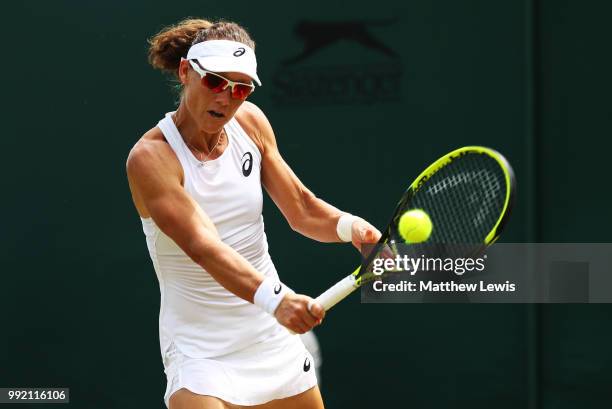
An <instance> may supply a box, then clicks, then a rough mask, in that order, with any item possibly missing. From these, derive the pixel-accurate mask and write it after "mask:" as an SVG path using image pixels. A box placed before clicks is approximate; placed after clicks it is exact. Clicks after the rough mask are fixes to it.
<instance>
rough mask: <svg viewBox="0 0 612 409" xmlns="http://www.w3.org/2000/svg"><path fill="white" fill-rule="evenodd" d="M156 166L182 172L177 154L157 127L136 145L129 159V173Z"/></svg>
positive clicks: (149, 131) (142, 137) (145, 134)
mask: <svg viewBox="0 0 612 409" xmlns="http://www.w3.org/2000/svg"><path fill="white" fill-rule="evenodd" d="M156 165H159V166H163V167H169V168H176V170H180V169H181V167H180V163H179V161H178V158H177V157H176V154H175V153H174V151H173V150H172V148H171V147H170V145H169V144H168V142H167V141H166V139H165V138H164V134H163V133H162V131H161V130H160V129H159V128H158V127H157V126H155V127H153V128H151V129H149V130H148V131H147V132H145V133H144V134H143V135H142V136H141V137H140V139H138V141H137V142H136V143H135V144H134V146H133V147H132V149H131V150H130V153H129V154H128V158H127V168H128V172H129V171H130V169H131V170H135V169H139V168H143V167H144V168H149V169H150V168H152V167H156Z"/></svg>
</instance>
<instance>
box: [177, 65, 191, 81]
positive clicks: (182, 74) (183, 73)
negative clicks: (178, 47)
mask: <svg viewBox="0 0 612 409" xmlns="http://www.w3.org/2000/svg"><path fill="white" fill-rule="evenodd" d="M188 75H189V60H186V59H184V58H181V62H180V64H179V68H178V78H179V81H180V82H181V84H183V85H185V84H187V76H188Z"/></svg>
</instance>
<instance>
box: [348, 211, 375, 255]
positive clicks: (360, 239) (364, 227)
mask: <svg viewBox="0 0 612 409" xmlns="http://www.w3.org/2000/svg"><path fill="white" fill-rule="evenodd" d="M352 227H353V231H352V235H351V237H352V242H353V246H355V248H356V249H357V250H359V251H360V252H362V245H364V244H376V243H378V239H380V236H381V234H380V232H379V231H378V229H377V228H376V227H374V226H372V225H371V224H370V223H368V222H366V221H365V220H363V219H357V220H355V221H354V222H353V226H352Z"/></svg>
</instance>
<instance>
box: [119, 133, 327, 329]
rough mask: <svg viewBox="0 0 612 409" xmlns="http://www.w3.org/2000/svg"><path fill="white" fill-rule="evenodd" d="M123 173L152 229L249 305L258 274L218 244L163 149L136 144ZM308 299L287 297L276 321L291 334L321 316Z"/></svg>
mask: <svg viewBox="0 0 612 409" xmlns="http://www.w3.org/2000/svg"><path fill="white" fill-rule="evenodd" d="M127 174H128V181H129V183H130V189H131V190H132V196H133V197H134V201H135V202H138V205H139V207H141V208H144V209H146V213H148V215H150V217H152V218H153V220H154V221H155V224H156V225H157V226H158V227H159V228H160V229H161V230H162V231H163V232H164V233H165V234H166V235H167V236H168V237H170V238H171V239H172V240H174V242H175V243H176V244H177V245H178V246H179V247H180V248H181V249H182V250H183V251H184V252H185V253H186V254H187V255H188V256H189V257H190V258H191V259H192V260H193V261H194V262H196V263H197V264H199V265H200V266H202V268H203V269H205V270H206V271H207V272H208V273H209V274H210V275H211V276H212V277H213V278H214V279H215V280H217V282H219V284H221V285H222V286H223V287H224V288H226V289H227V290H228V291H230V292H232V293H233V294H235V295H237V296H238V297H240V298H242V299H244V300H246V301H249V302H251V303H252V302H253V299H254V295H255V292H256V291H257V289H258V287H259V285H260V284H261V283H262V281H263V280H264V276H263V274H262V273H260V272H259V271H257V270H256V269H255V268H254V267H253V266H251V264H250V263H249V262H248V261H246V259H244V257H242V256H241V255H240V254H239V253H238V252H236V251H235V250H234V249H233V248H231V247H230V246H228V245H227V244H225V243H223V242H222V241H221V240H220V238H219V235H218V233H217V230H216V229H215V226H214V224H213V223H212V221H211V220H210V218H209V217H208V216H207V215H206V214H205V213H204V211H203V210H202V208H201V207H200V206H199V205H198V204H197V203H196V202H195V201H194V200H193V199H192V198H191V196H189V194H188V193H187V192H186V191H185V189H184V188H183V186H182V184H181V179H182V170H181V167H180V164H179V162H178V159H177V158H176V156H175V154H174V152H173V151H172V149H171V148H170V147H169V146H168V144H167V143H165V142H164V141H162V140H154V139H144V138H143V139H141V140H140V141H139V142H138V143H137V144H136V146H134V148H133V149H132V151H131V152H130V155H129V157H128V160H127ZM309 300H310V298H309V297H306V296H303V295H297V294H288V295H287V296H285V298H284V299H283V301H282V302H281V305H280V306H279V308H277V310H276V313H275V316H276V318H277V319H278V320H279V322H280V323H281V324H282V325H284V326H286V327H288V328H289V329H291V330H293V331H294V332H298V333H303V332H306V331H308V330H309V329H311V328H312V327H313V326H315V325H316V324H317V321H319V319H321V318H322V317H323V312H322V311H319V309H316V310H314V309H313V314H314V315H315V316H313V315H312V314H311V313H310V312H308V302H309ZM281 307H282V308H281Z"/></svg>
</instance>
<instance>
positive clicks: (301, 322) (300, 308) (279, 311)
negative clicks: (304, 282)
mask: <svg viewBox="0 0 612 409" xmlns="http://www.w3.org/2000/svg"><path fill="white" fill-rule="evenodd" d="M310 303H312V307H311V308H310V310H309V309H308V305H309V304H310ZM274 316H275V317H276V319H277V320H278V322H279V323H280V324H281V325H283V326H284V327H286V328H287V329H289V330H291V331H293V332H295V333H297V334H303V333H305V332H308V331H310V330H311V329H313V328H314V327H316V326H317V325H319V324H321V321H323V318H324V317H325V310H324V309H323V307H322V306H321V305H319V304H317V303H315V302H314V300H313V299H312V298H310V297H308V296H305V295H301V294H294V293H289V294H287V295H285V298H283V300H282V301H281V303H280V304H279V305H278V308H276V311H274Z"/></svg>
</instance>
